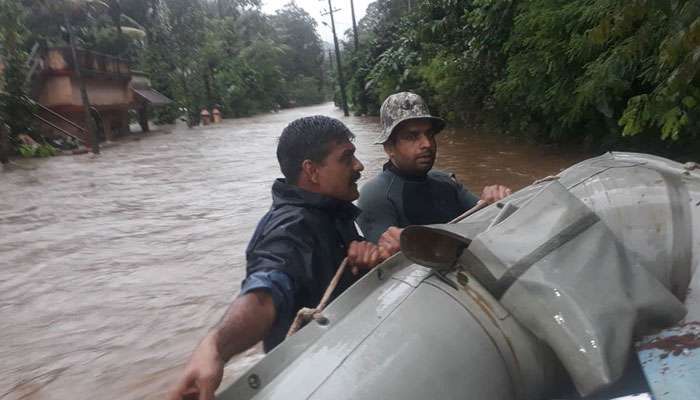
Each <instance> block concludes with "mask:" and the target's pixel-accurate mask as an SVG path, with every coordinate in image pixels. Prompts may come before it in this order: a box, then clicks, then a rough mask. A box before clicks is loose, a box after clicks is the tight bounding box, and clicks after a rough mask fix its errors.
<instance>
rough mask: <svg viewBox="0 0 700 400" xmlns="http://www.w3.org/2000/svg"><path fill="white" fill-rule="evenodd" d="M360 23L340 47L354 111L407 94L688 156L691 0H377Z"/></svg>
mask: <svg viewBox="0 0 700 400" xmlns="http://www.w3.org/2000/svg"><path fill="white" fill-rule="evenodd" d="M411 5H412V7H411ZM360 25H361V27H362V28H363V29H362V31H363V32H362V34H361V35H360V39H361V48H360V49H359V50H358V51H353V50H351V48H352V47H351V46H350V42H349V43H348V44H347V45H346V46H345V47H346V49H348V50H347V51H346V54H347V56H349V57H351V58H352V63H351V65H352V66H351V68H350V70H349V71H348V73H349V76H350V92H351V93H350V94H351V98H352V100H353V103H354V108H355V110H356V112H358V113H376V112H377V111H378V106H379V104H380V103H381V100H382V99H383V98H384V97H386V96H387V95H388V94H390V93H392V92H395V91H398V90H413V91H416V92H418V93H420V94H423V95H425V96H427V97H428V99H429V102H430V103H431V105H432V106H433V108H436V109H437V110H438V111H439V112H440V113H441V114H442V115H444V116H446V117H447V118H449V119H452V120H460V121H463V122H464V121H466V122H474V121H480V120H483V119H484V118H487V117H493V120H496V121H499V122H501V123H505V124H506V129H507V130H509V131H511V132H513V133H516V134H529V133H530V132H532V134H533V135H535V136H538V137H539V138H540V139H544V140H554V141H567V142H568V141H573V142H585V143H586V144H588V145H589V146H593V147H594V148H604V149H610V148H615V147H625V148H630V147H633V148H640V149H646V150H648V149H649V148H650V147H651V146H656V147H655V150H657V151H664V150H668V151H674V152H677V151H679V150H688V149H694V151H697V148H698V145H697V144H696V142H697V140H696V135H697V134H698V131H699V129H698V128H700V104H699V103H700V80H699V78H700V77H699V76H698V71H700V2H698V1H693V0H626V1H623V0H586V1H568V0H525V1H515V0H423V1H418V2H416V1H413V2H410V1H407V0H378V1H377V2H375V3H373V4H372V5H371V6H370V10H368V16H367V17H365V18H364V19H363V20H362V21H361V22H360ZM659 145H662V146H659Z"/></svg>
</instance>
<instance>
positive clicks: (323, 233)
mask: <svg viewBox="0 0 700 400" xmlns="http://www.w3.org/2000/svg"><path fill="white" fill-rule="evenodd" d="M353 138H354V135H353V134H352V133H351V132H350V130H349V129H348V128H347V127H346V126H345V125H343V124H342V123H341V122H340V121H338V120H335V119H332V118H328V117H323V116H314V117H307V118H301V119H298V120H296V121H293V122H292V123H290V124H289V125H288V126H287V127H286V128H285V129H284V131H283V132H282V135H281V136H280V139H279V143H278V146H277V159H278V160H279V164H280V168H281V170H282V174H283V175H284V176H285V179H278V180H277V181H275V183H274V184H273V185H272V197H273V202H272V208H271V209H270V211H268V213H267V214H265V216H264V217H263V218H262V219H261V220H260V222H259V224H258V227H257V229H256V230H255V233H254V234H253V238H252V239H251V241H250V243H249V245H248V249H247V250H246V260H247V276H246V279H245V280H244V281H243V285H242V288H241V293H240V295H239V296H238V298H236V300H234V302H233V303H232V304H231V306H230V307H229V309H228V310H227V312H226V314H225V315H224V317H223V319H222V320H221V322H219V324H218V325H217V326H216V327H214V329H212V331H211V332H209V334H208V335H207V336H206V337H205V338H204V339H203V340H202V342H201V343H200V344H199V346H198V347H197V349H196V350H195V351H194V353H193V355H192V357H191V359H190V361H189V363H188V365H187V367H186V369H185V372H184V373H183V375H182V378H181V380H180V381H179V383H178V384H177V386H176V387H175V388H174V390H173V391H172V392H171V395H170V399H181V398H182V397H183V396H189V395H194V394H196V395H198V396H199V397H198V398H199V399H200V400H201V399H213V398H214V392H215V390H216V388H217V387H218V385H219V384H220V383H221V378H222V375H223V367H224V364H225V363H226V362H227V361H228V360H229V359H230V358H231V357H232V356H233V355H235V354H238V353H240V352H242V351H244V350H246V349H248V348H249V347H251V346H253V345H254V344H255V343H257V342H259V341H260V340H263V344H264V348H265V351H269V350H271V349H272V348H274V347H275V346H276V345H278V344H279V343H280V342H281V341H282V340H284V337H285V335H286V333H287V330H288V329H289V327H290V325H291V323H292V321H293V319H294V317H295V315H296V313H297V311H298V310H299V309H300V308H302V307H310V308H313V307H315V306H316V305H317V304H318V303H319V301H320V299H321V297H322V295H323V293H324V291H325V289H326V287H327V286H328V284H329V283H330V281H331V279H332V278H333V276H334V275H335V273H336V271H337V268H338V266H339V264H340V263H341V261H342V260H343V258H345V257H346V256H347V258H348V262H349V264H350V265H351V266H352V267H353V270H354V271H355V272H357V271H358V270H366V269H369V268H372V267H374V266H375V265H376V264H378V263H379V261H380V259H381V257H380V251H379V249H378V247H377V246H375V245H374V244H372V243H370V242H366V241H363V239H362V238H361V237H360V236H359V235H358V233H357V231H356V229H355V226H354V220H355V217H356V216H357V215H358V214H359V210H358V209H357V208H356V207H355V206H354V205H353V204H352V201H353V200H355V199H357V197H358V190H357V183H356V182H357V180H358V179H359V178H360V171H362V169H363V166H362V163H361V162H360V161H359V160H358V159H357V158H355V146H354V145H353V144H352V139H353ZM356 279H357V276H353V273H351V272H349V271H346V273H345V274H344V276H343V277H342V278H341V281H340V284H339V287H337V288H336V291H335V292H334V293H335V294H336V295H337V294H339V293H340V292H342V291H343V290H344V289H345V288H347V287H348V286H350V285H351V284H352V283H353V282H354V281H355V280H356Z"/></svg>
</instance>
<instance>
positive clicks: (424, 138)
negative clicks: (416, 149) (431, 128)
mask: <svg viewBox="0 0 700 400" xmlns="http://www.w3.org/2000/svg"><path fill="white" fill-rule="evenodd" d="M419 140H420V143H419V145H420V147H421V149H428V148H431V147H433V141H432V140H430V137H429V136H428V135H426V134H425V133H422V134H421V135H420V139H419Z"/></svg>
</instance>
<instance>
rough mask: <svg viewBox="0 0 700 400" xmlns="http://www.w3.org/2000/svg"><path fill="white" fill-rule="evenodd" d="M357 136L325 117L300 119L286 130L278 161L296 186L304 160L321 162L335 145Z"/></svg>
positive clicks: (281, 139) (282, 136) (342, 125)
mask: <svg viewBox="0 0 700 400" xmlns="http://www.w3.org/2000/svg"><path fill="white" fill-rule="evenodd" d="M354 138H355V135H354V134H353V133H352V132H350V129H348V127H347V126H345V124H343V123H342V122H340V121H338V120H337V119H335V118H331V117H326V116H323V115H314V116H311V117H304V118H299V119H296V120H294V121H292V122H291V123H290V124H289V125H287V127H286V128H284V130H283V131H282V135H280V138H279V141H278V143H277V161H278V162H279V164H280V169H281V170H282V175H284V178H285V179H286V180H287V183H289V184H292V185H296V184H297V182H298V180H299V174H300V173H301V164H302V163H303V162H304V160H311V161H313V162H315V163H321V162H323V160H325V159H326V157H328V154H330V151H331V148H332V146H331V144H338V143H343V142H347V141H352V140H353V139H354Z"/></svg>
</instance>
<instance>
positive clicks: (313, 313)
mask: <svg viewBox="0 0 700 400" xmlns="http://www.w3.org/2000/svg"><path fill="white" fill-rule="evenodd" d="M487 205H489V203H487V202H485V201H479V202H478V203H476V205H475V206H474V207H472V208H470V209H469V210H467V211H465V212H464V213H463V214H461V215H460V216H458V217H457V218H455V219H453V220H452V221H450V222H449V223H450V224H454V223H457V222H459V221H461V220H463V219H464V218H467V217H468V216H470V215H472V214H474V213H475V212H477V211H479V210H481V209H482V208H484V207H486V206H487ZM347 266H348V258H347V257H345V258H344V259H343V261H342V262H341V263H340V265H339V266H338V270H337V271H336V272H335V275H333V279H331V283H330V284H328V287H327V288H326V291H325V292H324V293H323V297H321V301H320V302H319V303H318V305H317V306H316V307H315V308H308V307H304V308H302V309H301V310H299V311H298V312H297V316H296V317H295V318H294V322H292V325H291V326H290V327H289V331H287V337H290V336H292V335H293V334H295V333H297V331H298V330H299V329H301V328H302V327H304V325H306V324H307V323H309V322H311V321H313V320H320V319H322V318H324V317H323V314H322V313H323V310H324V309H325V308H326V306H327V305H328V301H330V299H331V296H332V295H333V292H335V288H336V287H337V286H338V283H339V282H340V277H341V276H343V273H344V272H345V269H346V268H347Z"/></svg>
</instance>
